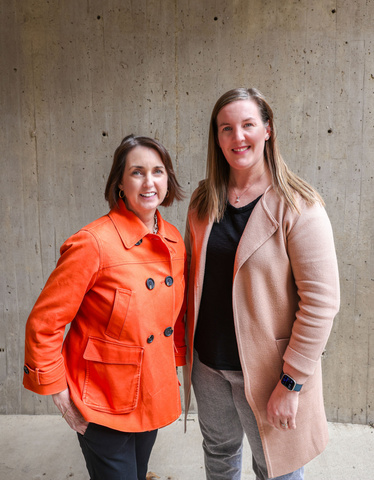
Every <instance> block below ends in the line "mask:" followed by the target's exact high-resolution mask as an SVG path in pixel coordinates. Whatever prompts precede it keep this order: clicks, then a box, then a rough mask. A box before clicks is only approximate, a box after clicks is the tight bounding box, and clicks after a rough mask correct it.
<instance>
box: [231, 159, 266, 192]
mask: <svg viewBox="0 0 374 480" xmlns="http://www.w3.org/2000/svg"><path fill="white" fill-rule="evenodd" d="M269 176H270V172H269V169H268V168H267V166H266V165H262V166H261V168H256V169H255V170H249V171H242V170H234V169H233V168H232V169H231V170H230V179H229V186H231V187H233V188H234V189H236V190H237V191H238V193H240V192H241V191H243V190H244V189H245V188H248V187H249V186H250V185H255V184H258V183H260V182H262V181H264V180H266V182H267V183H268V177H269Z"/></svg>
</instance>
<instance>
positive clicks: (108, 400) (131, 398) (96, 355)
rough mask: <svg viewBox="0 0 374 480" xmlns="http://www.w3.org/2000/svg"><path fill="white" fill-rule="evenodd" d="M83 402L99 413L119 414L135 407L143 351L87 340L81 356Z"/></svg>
mask: <svg viewBox="0 0 374 480" xmlns="http://www.w3.org/2000/svg"><path fill="white" fill-rule="evenodd" d="M83 358H84V359H85V360H86V375H85V382H84V387H83V398H82V400H83V402H84V403H85V404H86V405H87V406H89V407H91V408H93V409H95V410H99V411H101V412H107V413H113V414H116V413H117V414H123V413H128V412H131V411H133V410H135V408H136V407H137V404H138V398H139V388H140V373H141V366H142V359H143V348H142V347H137V346H129V345H121V344H118V343H114V342H108V341H106V340H101V339H99V338H92V337H90V338H89V339H88V343H87V346H86V349H85V352H84V354H83Z"/></svg>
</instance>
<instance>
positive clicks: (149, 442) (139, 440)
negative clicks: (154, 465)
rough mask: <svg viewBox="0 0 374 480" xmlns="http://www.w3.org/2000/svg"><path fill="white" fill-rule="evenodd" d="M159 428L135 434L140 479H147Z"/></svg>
mask: <svg viewBox="0 0 374 480" xmlns="http://www.w3.org/2000/svg"><path fill="white" fill-rule="evenodd" d="M157 432H158V430H152V431H151V432H141V433H136V434H135V455H136V467H137V472H138V480H146V476H147V471H148V462H149V457H150V456H151V452H152V448H153V445H154V444H155V441H156V437H157Z"/></svg>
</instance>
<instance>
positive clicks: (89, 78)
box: [0, 0, 374, 477]
mask: <svg viewBox="0 0 374 480" xmlns="http://www.w3.org/2000/svg"><path fill="white" fill-rule="evenodd" d="M373 18H374V1H373V0H354V1H351V0H313V1H312V2H311V1H310V0H267V1H266V2H264V1H263V0H235V1H227V0H203V1H202V0H188V1H185V0H162V1H160V0H136V1H129V0H128V1H124V0H111V1H108V2H104V1H102V0H89V1H88V0H87V1H77V0H48V1H40V0H24V1H16V0H0V45H1V55H0V105H1V109H0V126H1V129H2V130H1V132H2V135H1V146H2V148H1V152H0V162H1V163H0V164H1V166H2V170H1V175H0V201H1V208H0V225H1V233H2V241H1V244H0V271H1V273H2V281H1V282H0V413H1V414H18V413H23V414H32V415H34V414H53V413H54V412H55V407H54V404H53V402H51V400H50V399H49V398H46V397H40V396H37V395H33V394H32V393H31V392H29V391H26V390H25V389H23V388H22V386H21V385H22V374H23V371H22V366H23V357H24V338H23V337H24V326H25V323H26V319H27V317H28V315H29V313H30V310H31V308H32V306H33V304H34V303H35V300H36V298H37V296H38V295H39V293H40V290H41V288H42V287H43V285H44V284H45V282H46V280H47V278H48V276H49V274H50V273H51V271H52V269H53V268H54V267H55V265H56V262H57V259H58V257H59V248H60V245H61V244H62V243H63V241H64V240H65V239H66V238H68V237H69V236H70V235H71V234H73V233H74V232H76V231H77V230H78V229H79V228H80V227H82V226H83V225H86V224H87V223H89V222H90V221H92V220H94V219H95V218H96V217H99V216H101V215H103V214H105V213H107V204H106V202H105V200H104V195H103V193H104V188H105V182H106V178H107V176H108V173H109V170H110V165H111V162H112V156H113V152H114V150H115V148H116V147H117V145H118V144H119V142H120V140H121V139H122V138H123V137H124V136H125V135H127V134H129V133H131V132H133V133H135V134H141V135H148V136H152V137H156V138H158V139H159V140H160V141H161V142H162V143H163V144H164V145H165V146H166V147H167V149H168V150H169V152H170V154H171V157H172V159H173V162H174V165H175V169H176V172H177V176H178V180H179V181H180V183H181V185H182V186H183V188H184V189H185V192H186V198H185V200H184V201H182V202H180V203H179V204H177V205H173V206H172V207H171V208H169V209H164V210H165V215H166V216H167V218H168V219H169V220H170V221H171V222H172V223H174V224H175V225H176V226H177V227H178V228H179V229H180V230H181V231H183V229H184V225H185V219H186V211H187V205H188V201H189V198H190V194H191V193H192V191H193V190H194V188H195V187H196V186H197V183H198V181H199V180H200V179H202V178H203V177H204V176H205V166H206V150H207V135H208V123H209V117H210V114H211V110H212V108H213V105H214V103H215V102H216V100H217V99H218V97H219V96H220V95H221V94H223V93H224V92H225V91H227V90H228V89H231V88H235V87H238V86H256V87H258V88H259V89H260V90H261V91H263V93H264V94H265V95H266V97H267V98H268V100H269V102H270V104H271V105H272V107H273V110H274V114H275V120H276V124H277V127H278V140H279V144H280V150H281V152H282V155H283V157H284V159H285V160H286V162H287V163H288V165H289V166H290V168H291V169H292V170H294V171H295V172H296V173H298V174H299V175H300V176H301V177H303V178H305V180H307V181H308V182H310V183H311V184H312V185H314V186H315V187H316V188H317V189H318V191H319V192H320V193H321V194H322V196H323V198H324V199H325V202H326V208H327V212H328V214H329V217H330V219H331V222H332V226H333V229H334V233H335V240H336V248H337V254H338V259H339V269H340V278H341V290H342V295H341V298H342V305H341V310H340V312H339V314H338V316H337V318H336V321H335V322H334V326H333V330H332V333H331V336H330V340H329V343H328V345H327V348H326V351H325V353H324V356H323V368H324V385H325V405H326V411H327V415H328V418H329V420H331V421H338V422H345V423H347V422H348V423H361V424H364V425H365V424H368V423H369V422H374V402H373V401H372V399H373V398H374V295H373V286H374V283H373V278H374V275H373V270H374V269H373V266H374V255H373V240H372V239H373V237H374V230H373V227H374V223H373V204H374V162H373V158H374V136H373V125H374V95H373V90H374V29H373ZM373 477H374V475H373Z"/></svg>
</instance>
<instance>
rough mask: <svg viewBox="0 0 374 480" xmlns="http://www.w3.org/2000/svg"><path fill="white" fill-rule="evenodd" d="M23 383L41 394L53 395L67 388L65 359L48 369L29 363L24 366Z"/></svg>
mask: <svg viewBox="0 0 374 480" xmlns="http://www.w3.org/2000/svg"><path fill="white" fill-rule="evenodd" d="M23 371H24V375H23V385H24V387H25V388H27V389H28V390H31V391H33V392H35V393H38V394H40V395H51V394H53V393H58V392H61V391H63V390H65V389H66V388H67V383H66V372H65V363H64V359H63V358H61V359H60V360H59V361H58V363H57V365H55V366H53V367H52V368H50V369H48V370H42V369H40V368H37V367H36V368H31V367H30V366H29V365H28V364H27V363H26V364H25V365H24V367H23Z"/></svg>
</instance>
